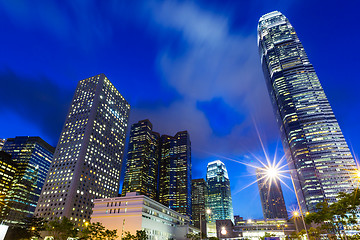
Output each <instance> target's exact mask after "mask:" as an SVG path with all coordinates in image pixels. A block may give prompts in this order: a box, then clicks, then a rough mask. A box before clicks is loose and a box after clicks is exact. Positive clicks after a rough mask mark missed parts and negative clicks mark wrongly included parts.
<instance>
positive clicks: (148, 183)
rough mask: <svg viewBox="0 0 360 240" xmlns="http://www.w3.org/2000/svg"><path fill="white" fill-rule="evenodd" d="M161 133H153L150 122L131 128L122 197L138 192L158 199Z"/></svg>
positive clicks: (144, 121) (143, 121)
mask: <svg viewBox="0 0 360 240" xmlns="http://www.w3.org/2000/svg"><path fill="white" fill-rule="evenodd" d="M159 140H160V135H159V133H156V132H153V131H152V124H151V122H150V121H149V120H147V119H146V120H142V121H139V122H138V123H134V124H133V125H132V126H131V131H130V140H129V146H128V152H127V162H126V171H125V177H124V183H123V188H122V196H123V197H124V196H125V195H126V193H128V192H138V193H140V194H142V195H146V196H148V197H150V198H152V199H154V200H156V199H157V195H158V194H157V187H158V183H157V182H158V168H159Z"/></svg>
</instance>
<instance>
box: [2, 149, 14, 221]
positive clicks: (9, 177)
mask: <svg viewBox="0 0 360 240" xmlns="http://www.w3.org/2000/svg"><path fill="white" fill-rule="evenodd" d="M16 170H17V164H16V163H15V162H14V161H13V160H12V159H11V155H10V154H8V153H6V152H4V151H0V221H2V220H4V219H5V217H6V213H7V211H6V207H7V205H8V201H7V196H8V193H9V190H10V189H11V186H12V184H13V180H14V177H15V173H16Z"/></svg>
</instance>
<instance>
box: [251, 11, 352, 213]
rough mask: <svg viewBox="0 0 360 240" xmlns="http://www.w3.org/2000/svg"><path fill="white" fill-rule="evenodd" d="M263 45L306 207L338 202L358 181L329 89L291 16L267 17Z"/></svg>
mask: <svg viewBox="0 0 360 240" xmlns="http://www.w3.org/2000/svg"><path fill="white" fill-rule="evenodd" d="M258 45H259V52H260V56H261V63H262V66H263V72H264V76H265V79H266V83H267V86H268V90H269V94H270V98H271V101H272V104H273V107H274V110H275V112H276V113H275V115H276V117H277V122H278V124H279V126H280V132H281V134H282V142H283V146H284V149H285V155H286V158H287V161H288V165H289V168H290V170H292V171H291V173H292V177H293V178H294V179H295V183H296V185H297V187H296V191H297V195H298V196H299V199H300V203H301V206H302V207H303V208H304V209H303V210H304V211H305V210H307V211H314V210H315V206H316V204H317V203H319V202H322V201H324V200H328V201H329V202H330V203H331V202H334V201H336V196H337V194H338V193H339V192H348V191H349V190H350V189H352V188H353V187H354V186H353V185H352V183H351V178H350V172H349V171H348V170H351V169H355V162H354V159H353V157H352V155H351V153H350V151H349V148H348V145H347V144H346V142H345V139H344V136H343V134H342V132H341V130H340V127H339V125H338V122H337V120H336V118H335V116H334V113H333V111H332V109H331V107H330V104H329V102H328V100H327V98H326V96H325V93H324V90H323V88H322V86H321V84H320V82H319V79H318V77H317V75H316V73H315V70H314V67H313V66H312V65H311V63H310V62H309V59H308V57H307V55H306V52H305V50H304V47H303V46H302V44H301V42H300V40H299V38H298V36H297V35H296V32H295V30H294V28H293V27H292V25H291V24H290V22H289V20H288V19H287V18H286V17H285V16H284V15H283V14H281V13H280V12H277V11H275V12H271V13H268V14H266V15H264V16H262V17H261V18H260V20H259V25H258Z"/></svg>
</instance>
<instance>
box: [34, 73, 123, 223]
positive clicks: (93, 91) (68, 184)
mask: <svg viewBox="0 0 360 240" xmlns="http://www.w3.org/2000/svg"><path fill="white" fill-rule="evenodd" d="M129 111H130V105H129V104H128V103H127V101H126V100H125V99H124V97H123V96H122V95H121V94H120V93H119V91H118V90H117V89H116V88H115V86H114V85H113V84H112V83H111V82H110V81H109V79H108V78H107V77H106V76H105V75H104V74H99V75H96V76H93V77H90V78H87V79H84V80H81V81H80V82H79V83H78V85H77V88H76V91H75V94H74V97H73V100H72V103H71V106H70V109H69V113H68V115H67V118H66V121H65V124H64V127H63V130H62V132H61V135H60V138H59V142H58V145H57V147H56V150H55V155H54V160H53V162H52V165H51V167H50V171H49V174H48V176H47V178H46V182H45V185H44V188H43V190H42V192H41V196H40V199H39V203H38V206H37V208H36V212H35V214H36V215H37V216H38V217H42V218H45V219H46V220H50V221H51V220H56V219H61V218H62V217H67V218H69V219H70V220H71V221H73V222H74V223H76V225H77V226H81V225H82V224H83V223H84V222H85V221H89V220H90V216H91V214H92V208H93V199H96V198H109V197H117V196H118V192H119V184H120V183H119V182H120V172H121V164H122V158H123V153H124V145H125V137H126V129H127V122H128V116H129Z"/></svg>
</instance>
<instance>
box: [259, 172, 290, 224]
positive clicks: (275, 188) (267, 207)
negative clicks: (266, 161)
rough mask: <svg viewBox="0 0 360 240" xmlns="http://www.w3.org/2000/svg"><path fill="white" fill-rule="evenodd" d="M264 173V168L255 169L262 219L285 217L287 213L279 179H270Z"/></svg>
mask: <svg viewBox="0 0 360 240" xmlns="http://www.w3.org/2000/svg"><path fill="white" fill-rule="evenodd" d="M264 175H265V172H264V169H262V168H258V169H256V177H257V183H258V186H259V193H260V199H261V206H262V209H263V215H264V219H276V218H282V219H287V218H288V214H287V211H286V206H285V201H284V195H283V192H282V189H281V184H280V181H279V179H277V178H274V179H271V181H270V180H269V179H267V178H266V177H265V176H264Z"/></svg>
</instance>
